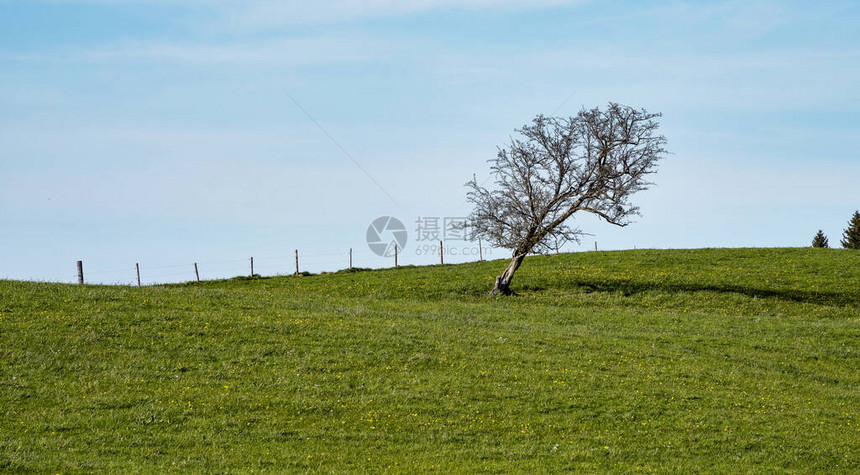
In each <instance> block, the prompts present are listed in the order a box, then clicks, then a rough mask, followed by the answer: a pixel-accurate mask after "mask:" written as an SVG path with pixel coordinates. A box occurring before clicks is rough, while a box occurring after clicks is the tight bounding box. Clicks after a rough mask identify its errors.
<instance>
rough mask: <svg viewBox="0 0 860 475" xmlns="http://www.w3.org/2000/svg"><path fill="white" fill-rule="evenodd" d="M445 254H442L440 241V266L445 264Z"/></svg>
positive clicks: (440, 242)
mask: <svg viewBox="0 0 860 475" xmlns="http://www.w3.org/2000/svg"><path fill="white" fill-rule="evenodd" d="M443 254H444V253H443V252H442V241H439V264H444V263H445V257H444V255H443Z"/></svg>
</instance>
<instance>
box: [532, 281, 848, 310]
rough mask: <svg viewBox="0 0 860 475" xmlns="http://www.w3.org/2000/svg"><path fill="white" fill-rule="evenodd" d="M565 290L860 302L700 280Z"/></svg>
mask: <svg viewBox="0 0 860 475" xmlns="http://www.w3.org/2000/svg"><path fill="white" fill-rule="evenodd" d="M561 288H563V289H564V290H571V291H578V292H583V293H592V292H606V293H619V294H622V295H624V296H625V297H629V296H633V295H637V294H642V293H645V292H666V293H670V294H673V293H694V292H714V293H722V294H735V295H743V296H746V297H750V298H754V299H775V300H781V301H786V302H795V303H807V304H815V305H831V306H856V305H858V304H860V295H857V294H848V293H839V292H812V291H808V290H800V289H761V288H755V287H751V286H744V285H732V284H697V283H692V282H689V283H668V282H667V283H655V282H631V281H628V280H621V279H615V280H609V281H588V280H575V281H570V282H565V283H564V284H563V286H562V287H561ZM523 289H524V290H532V291H541V290H546V288H545V287H544V288H541V287H536V286H524V287H523Z"/></svg>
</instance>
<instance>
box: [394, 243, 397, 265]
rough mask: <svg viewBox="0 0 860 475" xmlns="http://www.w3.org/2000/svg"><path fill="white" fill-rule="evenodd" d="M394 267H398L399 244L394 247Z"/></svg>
mask: <svg viewBox="0 0 860 475" xmlns="http://www.w3.org/2000/svg"><path fill="white" fill-rule="evenodd" d="M394 267H397V244H395V245H394Z"/></svg>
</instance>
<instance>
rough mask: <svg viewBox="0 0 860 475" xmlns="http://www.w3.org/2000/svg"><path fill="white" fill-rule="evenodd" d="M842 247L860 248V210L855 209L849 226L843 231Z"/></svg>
mask: <svg viewBox="0 0 860 475" xmlns="http://www.w3.org/2000/svg"><path fill="white" fill-rule="evenodd" d="M842 247H844V248H845V249H860V212H857V211H855V212H854V216H852V217H851V220H850V221H848V228H847V229H846V230H845V232H843V233H842Z"/></svg>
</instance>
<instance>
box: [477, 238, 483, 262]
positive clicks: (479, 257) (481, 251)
mask: <svg viewBox="0 0 860 475" xmlns="http://www.w3.org/2000/svg"><path fill="white" fill-rule="evenodd" d="M478 260H479V261H483V260H484V251H483V249H481V238H478Z"/></svg>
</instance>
